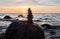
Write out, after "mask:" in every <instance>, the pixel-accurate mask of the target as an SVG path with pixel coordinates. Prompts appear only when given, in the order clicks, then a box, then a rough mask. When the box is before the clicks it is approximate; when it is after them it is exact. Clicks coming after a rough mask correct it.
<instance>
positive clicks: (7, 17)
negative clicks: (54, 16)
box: [4, 16, 12, 19]
mask: <svg viewBox="0 0 60 39" xmlns="http://www.w3.org/2000/svg"><path fill="white" fill-rule="evenodd" d="M4 19H12V18H11V17H10V16H5V17H4Z"/></svg>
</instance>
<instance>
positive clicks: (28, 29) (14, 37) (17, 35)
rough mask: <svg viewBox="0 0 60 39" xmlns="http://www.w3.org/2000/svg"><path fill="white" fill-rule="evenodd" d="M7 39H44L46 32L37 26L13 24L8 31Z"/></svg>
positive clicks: (22, 23) (20, 23)
mask: <svg viewBox="0 0 60 39" xmlns="http://www.w3.org/2000/svg"><path fill="white" fill-rule="evenodd" d="M5 36H6V39H44V38H45V36H44V32H43V30H42V29H41V28H40V27H39V26H38V25H37V24H34V23H33V24H30V23H27V22H22V21H21V22H13V23H12V24H11V25H10V26H9V27H8V29H7V30H6V34H5Z"/></svg>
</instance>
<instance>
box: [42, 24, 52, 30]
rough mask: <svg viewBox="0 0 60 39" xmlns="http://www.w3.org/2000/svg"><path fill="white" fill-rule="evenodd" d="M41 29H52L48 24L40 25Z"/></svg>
mask: <svg viewBox="0 0 60 39" xmlns="http://www.w3.org/2000/svg"><path fill="white" fill-rule="evenodd" d="M41 26H42V27H46V29H51V28H52V26H51V25H49V24H43V25H41Z"/></svg>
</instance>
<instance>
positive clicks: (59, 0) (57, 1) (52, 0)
mask: <svg viewBox="0 0 60 39" xmlns="http://www.w3.org/2000/svg"><path fill="white" fill-rule="evenodd" d="M1 5H4V6H5V5H18V6H20V5H44V6H57V5H58V6H60V0H0V6H1Z"/></svg>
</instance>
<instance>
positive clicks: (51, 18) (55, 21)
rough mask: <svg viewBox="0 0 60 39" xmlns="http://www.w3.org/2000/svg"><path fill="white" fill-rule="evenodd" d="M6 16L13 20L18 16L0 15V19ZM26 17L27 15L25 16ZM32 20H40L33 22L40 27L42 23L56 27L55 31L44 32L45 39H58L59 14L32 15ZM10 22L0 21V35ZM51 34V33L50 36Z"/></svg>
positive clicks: (59, 31) (59, 34)
mask: <svg viewBox="0 0 60 39" xmlns="http://www.w3.org/2000/svg"><path fill="white" fill-rule="evenodd" d="M6 15H8V16H11V17H12V18H13V19H15V18H17V17H18V15H19V14H0V19H4V17H5V16H6ZM26 16H27V15H26ZM33 16H34V20H35V19H37V20H40V21H41V22H40V21H36V22H35V21H34V23H37V24H38V25H41V23H43V22H45V23H46V22H47V23H49V24H52V25H54V26H55V25H56V26H55V27H56V29H55V28H54V29H49V30H44V33H45V39H60V14H59V13H58V14H33ZM11 23H12V22H10V21H3V20H0V34H1V33H5V31H6V29H7V28H8V26H9V25H10V24H11ZM51 32H53V33H52V34H51Z"/></svg>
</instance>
